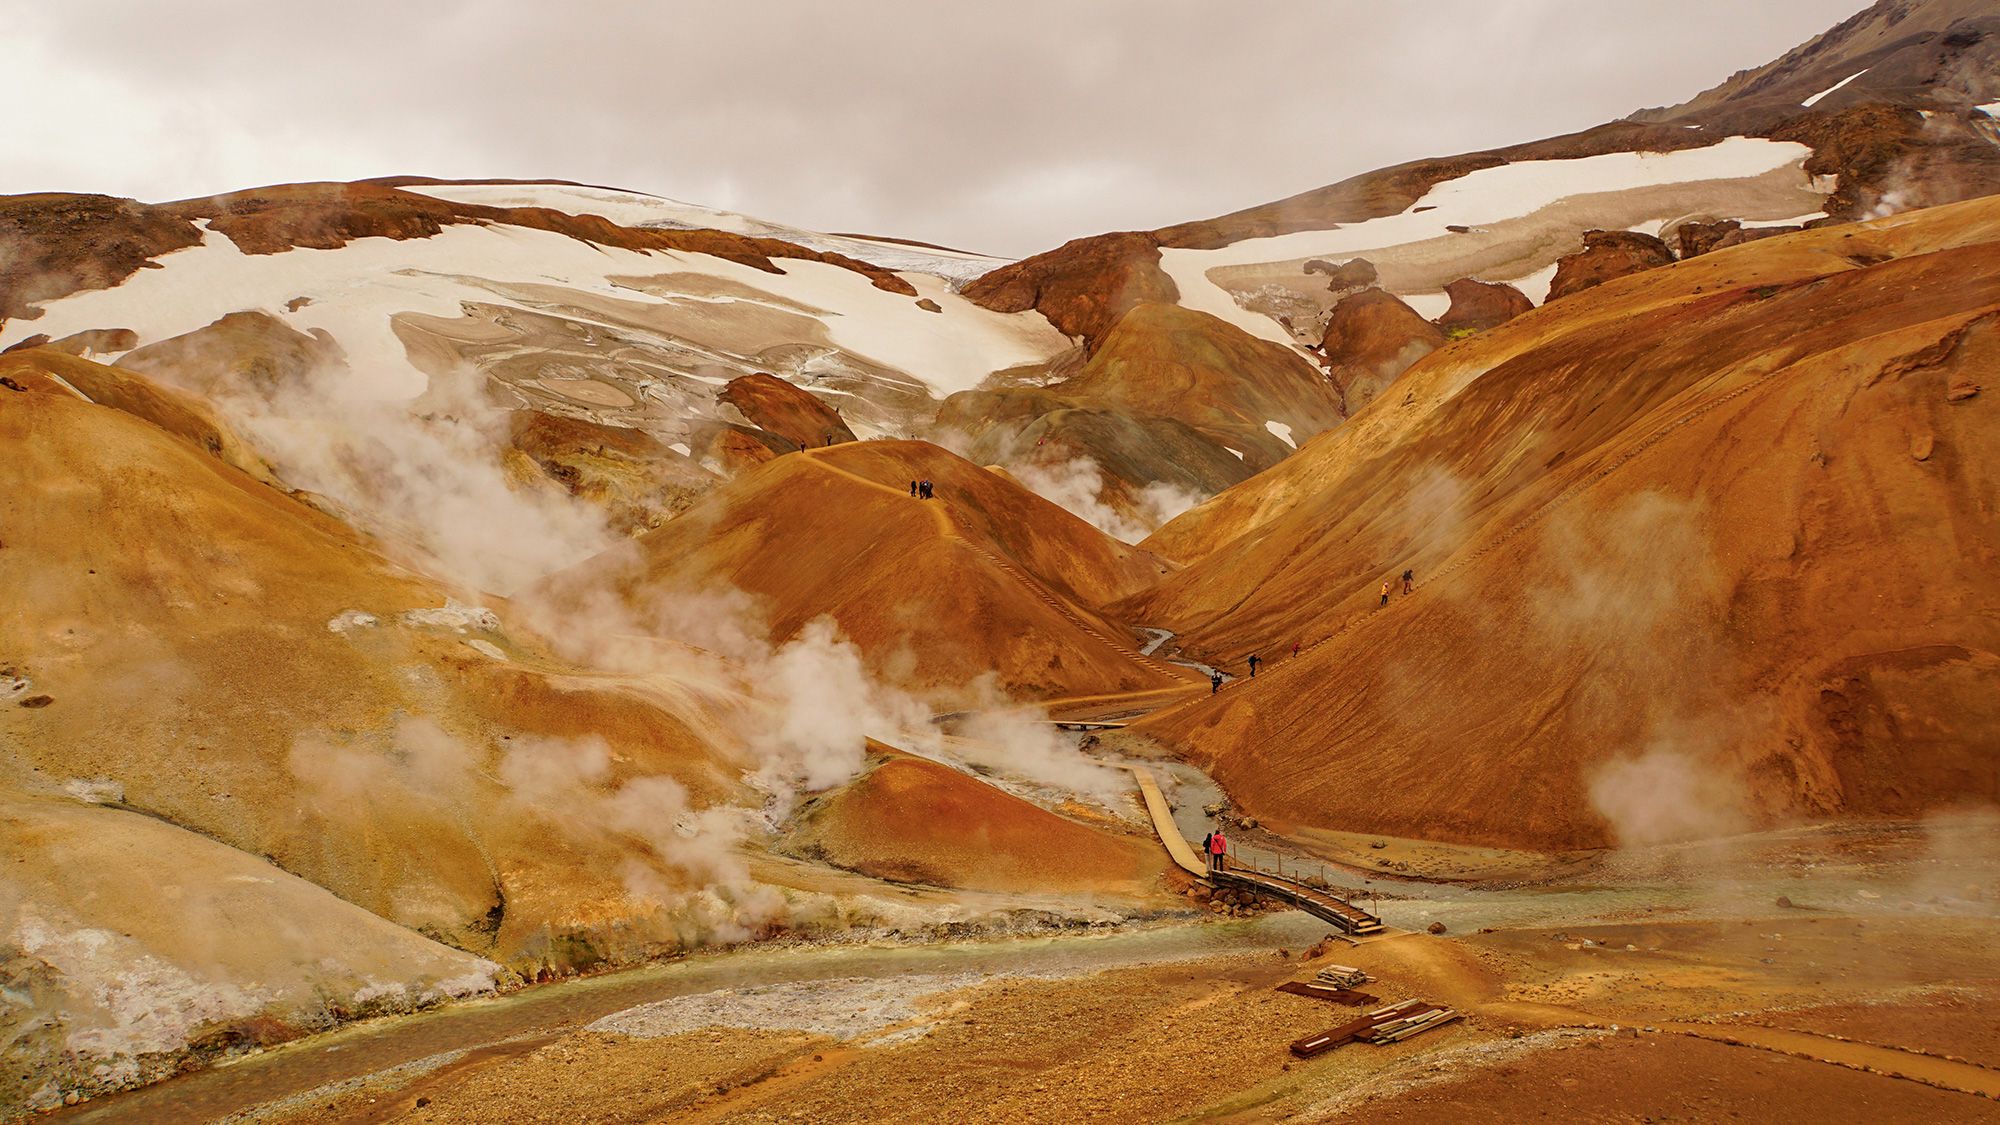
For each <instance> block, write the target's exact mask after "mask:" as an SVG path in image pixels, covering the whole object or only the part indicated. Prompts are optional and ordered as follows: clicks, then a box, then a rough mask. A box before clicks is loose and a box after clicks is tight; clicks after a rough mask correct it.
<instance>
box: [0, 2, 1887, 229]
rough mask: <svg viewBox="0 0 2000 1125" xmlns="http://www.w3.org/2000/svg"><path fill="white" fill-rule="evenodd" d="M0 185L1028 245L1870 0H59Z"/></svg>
mask: <svg viewBox="0 0 2000 1125" xmlns="http://www.w3.org/2000/svg"><path fill="white" fill-rule="evenodd" d="M17 7H18V8H22V9H26V10H22V11H17V12H15V13H13V14H12V15H11V16H10V27H9V30H8V34H7V35H6V36H5V37H4V38H0V95H4V96H5V98H6V104H8V105H9V106H10V107H12V112H11V113H10V115H9V116H10V119H9V133H10V137H9V144H8V145H7V146H5V150H4V151H0V191H5V192H25V191H102V192H109V193H112V194H119V195H131V196H136V197H138V198H141V199H150V200H163V199H171V198H179V197H184V196H191V195H204V194H210V193H213V192H218V191H225V190H230V189H234V188H239V187H247V186H253V185H256V184H262V183H273V182H286V181H293V180H308V179H355V178H360V177H365V176H376V175H388V174H395V173H414V174H427V175H436V176H445V177H480V176H493V177H536V176H548V177H557V178H563V179H572V180H581V181H585V182H591V183H601V184H610V185H614V186H619V187H629V188H634V189H637V190H641V191H650V192H654V193H657V194H661V195H668V196H672V197H675V198H680V199H685V200H689V201H692V202H699V203H705V204H709V205H712V206H722V207H730V208H734V209H737V210H742V211H746V212H749V213H751V214H755V215H758V216H760V217H763V218H767V219H773V220H777V221H781V222H788V223H793V224H796V225H800V226H805V227H810V228H816V229H821V230H849V231H853V230H860V231H867V232H874V233H887V234H895V235H899V236H902V237H910V238H921V239H927V240H931V241H938V242H944V243H949V244H953V245H961V246H966V247H968V248H972V249H981V250H988V251H991V252H994V253H1006V254H1023V253H1031V252H1033V251H1036V250H1040V249H1045V248H1047V247H1049V246H1052V245H1054V244H1055V243H1058V242H1061V241H1063V240H1065V239H1067V238H1071V237H1075V236H1077V235H1082V234H1089V233H1095V232H1097V231H1101V230H1110V229H1128V228H1149V227H1154V226H1159V225H1163V224H1166V223H1170V222H1176V221H1180V220H1184V219H1193V218H1201V217H1206V216H1209V215H1213V214H1219V213H1221V212H1225V211H1229V210H1234V209H1236V208H1239V207H1244V206H1248V205H1251V204H1254V203H1259V202H1263V201H1266V200H1269V199H1273V198H1277V197H1280V196H1283V195H1287V194H1290V193H1292V192H1295V191H1300V190H1304V189H1306V188H1310V187H1315V186H1318V185H1320V184H1325V183H1330V182H1332V181H1334V180H1336V179H1339V178H1342V177H1344V176H1347V175H1351V174H1353V173H1356V172H1360V171H1365V170H1367V169H1369V168H1373V167H1378V166H1381V165H1383V164H1388V163H1393V162H1396V161H1399V160H1406V159H1412V158H1416V157H1421V156H1434V155H1441V154H1444V153H1449V152H1456V151H1463V150H1467V149H1474V148H1484V147H1489V146H1492V145H1496V144H1504V143H1509V142H1513V141H1521V140H1529V139H1533V138H1536V137H1541V136H1547V135H1550V134H1554V133H1559V132H1565V131H1569V130H1573V129H1578V128H1583V127H1586V126H1589V125H1593V124H1596V123H1598V122H1600V121H1604V120H1607V119H1610V118H1613V117H1616V116H1618V115H1620V114H1622V113H1626V112H1629V111H1630V110H1633V109H1636V108H1639V107H1641V106H1647V105H1659V104H1667V103H1672V102H1676V101H1680V100H1682V99H1684V98H1686V97H1688V96H1689V95H1691V94H1693V93H1694V92H1696V91H1697V90H1700V89H1702V88H1705V87H1707V86H1710V85H1713V84H1714V83H1715V82H1717V81H1720V80H1721V79H1722V78H1724V77H1726V76H1727V75H1728V74H1729V73H1731V72H1733V71H1735V70H1738V69H1740V68H1743V67H1747V66H1754V65H1757V64H1759V63H1763V62H1766V61H1769V60H1770V59H1771V58H1774V57H1775V56H1777V55H1778V54H1780V53H1782V52H1783V51H1784V50H1786V49H1787V48H1789V47H1791V46H1792V45H1794V44H1795V43H1798V42H1800V41H1802V40H1804V39H1806V38H1808V37H1810V36H1812V35H1814V34H1816V33H1818V32H1820V31H1822V30H1824V29H1826V28H1827V27H1829V26H1831V25H1832V24H1833V23H1834V22H1836V21H1838V20H1839V19H1841V18H1843V17H1845V16H1847V15H1850V14H1852V12H1854V11H1855V10H1857V9H1858V8H1859V7H1860V2H1859V0H1765V2H1763V3H1759V4H1754V5H1746V4H1742V3H1741V2H1740V0H1617V2H1615V3H1605V2H1604V0H1510V2H1508V3H1493V2H1491V0H1434V2H1432V3H1427V4H1382V3H1375V2H1368V0H1332V2H1328V0H1319V2H1308V0H1268V2H1266V3H1262V4H1256V5H1235V4H1220V3H1215V2H1213V0H1116V2H1104V3H1092V4H1080V3H1075V2H1074V0H1069V2H1059V0H1017V2H1015V3H1011V4H1006V5H998V4H976V5H974V4H962V5H960V4H952V5H945V4H935V3H915V2H893V0H842V2H840V3H824V2H813V0H782V2H778V0H763V2H758V0H720V2H708V0H703V2H699V3H661V4H632V3H624V2H614V0H576V2H572V3H569V4H564V5H549V4H544V3H531V2H527V0H484V2H481V3H470V2H459V3H444V2H431V3H418V4H409V3H387V2H382V0H356V2H351V3H343V4H339V5H330V4H329V5H321V4H310V5H309V4H300V3H290V4H287V3H272V2H270V0H261V2H247V0H175V2H173V3H157V2H154V0H65V2H63V3H60V4H36V5H17Z"/></svg>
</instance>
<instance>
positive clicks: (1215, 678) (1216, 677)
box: [1208, 672, 1222, 695]
mask: <svg viewBox="0 0 2000 1125" xmlns="http://www.w3.org/2000/svg"><path fill="white" fill-rule="evenodd" d="M1221 690H1222V673H1220V672H1210V673H1209V674H1208V694H1210V695H1214V694H1215V693H1216V692H1218V691H1221Z"/></svg>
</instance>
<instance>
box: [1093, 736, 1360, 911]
mask: <svg viewBox="0 0 2000 1125" xmlns="http://www.w3.org/2000/svg"><path fill="white" fill-rule="evenodd" d="M1132 774H1133V776H1135V777H1136V778H1138V781H1139V793H1140V795H1141V796H1143V797H1144V798H1145V799H1146V811H1147V812H1148V813H1150V814H1152V817H1153V830H1154V831H1156V832H1158V833H1159V834H1160V843H1162V844H1164V845H1165V846H1166V849H1167V855H1168V856H1170V857H1171V858H1172V859H1173V861H1174V863H1175V865H1176V866H1178V867H1180V868H1181V870H1183V871H1186V872H1188V873H1189V874H1191V875H1194V876H1196V877H1197V878H1200V879H1204V880H1206V881H1207V882H1208V883H1209V884H1210V885H1212V886H1217V887H1229V888H1231V889H1234V890H1243V891H1249V892H1251V893H1252V894H1258V895H1265V896H1268V897H1270V898H1275V899H1278V900H1279V901H1281V902H1287V903H1290V904H1291V905H1293V906H1295V907H1297V908H1298V909H1300V910H1303V911H1305V912H1306V913H1307V914H1310V915H1312V916H1313V917H1315V918H1318V919H1320V920H1321V921H1323V922H1326V923H1329V924H1330V925H1332V926H1334V927H1335V928H1337V929H1339V930H1340V931H1341V932H1342V933H1347V934H1353V935H1355V936H1357V937H1360V936H1365V935H1368V934H1379V933H1382V932H1384V931H1385V930H1387V929H1388V927H1387V926H1384V925H1383V924H1382V919H1380V918H1377V917H1376V916H1375V915H1373V914H1370V913H1369V912H1367V911H1366V910H1363V909H1361V908H1360V907H1358V906H1356V905H1354V904H1353V903H1351V902H1348V901H1347V900H1346V899H1343V898H1339V897H1337V896H1335V895H1333V894H1330V893H1328V892H1327V891H1323V890H1321V889H1319V888H1318V887H1314V886H1310V885H1308V884H1306V883H1303V882H1300V881H1299V880H1297V879H1292V878H1288V877H1286V876H1284V875H1279V874H1274V873H1272V872H1268V871H1259V870H1256V869H1254V868H1244V867H1241V866H1229V867H1227V868H1226V869H1225V870H1222V871H1210V870H1209V869H1208V864H1207V863H1205V862H1204V861H1203V859H1202V857H1200V856H1198V855H1196V854H1195V850H1194V848H1193V846H1192V845H1190V844H1189V843H1188V842H1187V838H1186V837H1184V836H1182V835H1181V830H1180V826H1179V825H1176V824H1175V823H1174V810H1173V809H1171V808H1169V807H1168V806H1167V798H1166V795H1165V794H1163V793H1161V792H1160V783H1159V782H1158V781H1156V780H1154V778H1153V772H1152V771H1151V770H1149V769H1146V768H1145V767H1144V766H1133V767H1132Z"/></svg>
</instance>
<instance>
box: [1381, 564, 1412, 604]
mask: <svg viewBox="0 0 2000 1125" xmlns="http://www.w3.org/2000/svg"><path fill="white" fill-rule="evenodd" d="M1392 581H1393V580H1392V579H1388V578H1384V579H1383V580H1382V604H1383V605H1388V604H1389V589H1390V583H1391V582H1392ZM1416 582H1417V572H1416V571H1414V570H1405V571H1404V572H1403V593H1405V594H1408V593H1409V592H1410V591H1412V590H1414V589H1416Z"/></svg>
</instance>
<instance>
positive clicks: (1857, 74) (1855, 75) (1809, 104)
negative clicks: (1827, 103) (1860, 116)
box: [1799, 70, 1868, 109]
mask: <svg viewBox="0 0 2000 1125" xmlns="http://www.w3.org/2000/svg"><path fill="white" fill-rule="evenodd" d="M1866 73H1868V71H1867V70H1857V71H1855V72H1854V73H1853V74H1850V75H1848V76H1847V77H1845V78H1843V79H1841V80H1840V81H1838V82H1835V83H1834V84H1833V85H1831V86H1828V87H1827V88H1826V89H1824V90H1821V91H1820V92H1819V93H1817V94H1814V95H1813V96H1812V97H1810V98H1807V99H1806V100H1805V101H1802V102H1800V103H1799V104H1800V105H1802V106H1805V107H1806V108H1807V109H1811V108H1812V107H1813V106H1816V105H1818V104H1819V100H1820V99H1821V98H1823V97H1826V96H1827V95H1828V94H1831V93H1833V92H1834V91H1835V90H1838V89H1840V88H1841V87H1842V86H1845V85H1847V84H1848V83H1849V82H1852V81H1854V80H1855V79H1857V78H1859V77H1861V76H1862V75H1864V74H1866Z"/></svg>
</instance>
